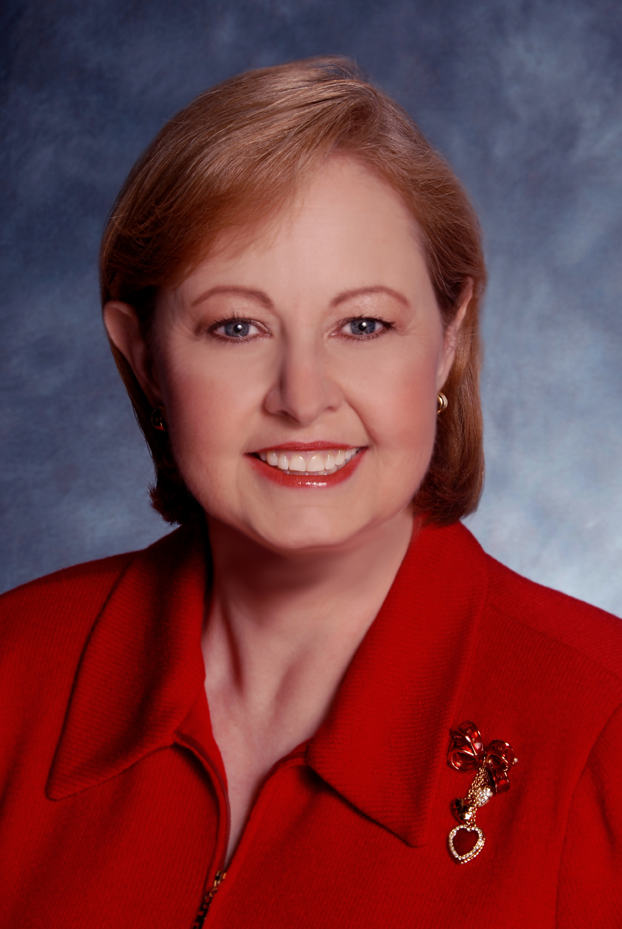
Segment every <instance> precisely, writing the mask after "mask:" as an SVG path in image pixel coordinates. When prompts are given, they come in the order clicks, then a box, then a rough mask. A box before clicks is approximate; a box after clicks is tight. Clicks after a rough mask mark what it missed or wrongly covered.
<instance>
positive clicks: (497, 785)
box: [447, 720, 518, 864]
mask: <svg viewBox="0 0 622 929" xmlns="http://www.w3.org/2000/svg"><path fill="white" fill-rule="evenodd" d="M449 732H450V741H449V751H448V752H447V764H448V765H449V766H450V767H452V768H454V770H455V771H475V772H476V774H475V777H474V778H473V783H472V784H471V786H470V787H469V792H468V793H467V795H466V797H458V798H457V799H456V800H454V802H453V803H452V805H451V808H452V811H453V814H454V816H455V817H456V819H457V820H458V823H459V825H458V826H454V828H453V829H452V830H451V832H450V833H449V836H448V843H449V851H450V852H451V854H452V856H453V857H454V858H455V859H456V861H458V862H460V863H461V864H462V863H463V862H465V861H472V860H473V859H474V858H476V857H477V855H479V853H480V852H481V850H482V849H483V847H484V842H485V841H486V839H485V838H484V833H483V832H482V830H481V829H480V828H479V826H478V825H477V823H476V822H475V817H476V814H477V811H478V809H479V808H480V806H484V804H485V803H488V801H489V800H490V798H491V797H492V796H493V795H494V794H502V793H505V791H506V790H509V789H510V777H509V772H510V768H511V767H512V765H515V764H516V762H517V761H518V758H517V757H516V755H515V754H514V752H513V750H512V746H511V745H510V744H509V743H508V742H501V741H500V740H499V739H495V740H494V741H492V742H490V744H489V745H488V746H486V748H484V742H483V739H482V737H481V735H480V733H479V730H478V728H477V726H476V725H475V723H473V722H471V721H470V720H467V721H466V722H464V723H461V724H460V725H459V726H458V728H457V729H450V730H449ZM459 832H467V833H468V832H472V833H476V834H477V841H476V842H475V845H474V846H473V847H472V848H471V849H469V850H468V851H466V852H464V853H463V854H460V852H459V851H458V850H457V849H456V847H455V845H454V839H455V838H456V836H457V835H458V833H459Z"/></svg>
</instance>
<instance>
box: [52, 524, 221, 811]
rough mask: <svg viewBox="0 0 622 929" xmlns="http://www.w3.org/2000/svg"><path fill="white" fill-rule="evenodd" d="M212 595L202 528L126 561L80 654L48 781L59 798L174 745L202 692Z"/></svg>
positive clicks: (181, 531)
mask: <svg viewBox="0 0 622 929" xmlns="http://www.w3.org/2000/svg"><path fill="white" fill-rule="evenodd" d="M206 587H207V571H206V559H205V547H204V543H203V538H202V531H201V529H200V528H199V525H198V523H197V524H192V525H190V526H188V527H187V528H184V529H178V530H177V531H176V532H173V533H171V534H170V535H168V536H166V537H165V538H164V539H161V540H160V541H159V542H156V543H155V545H152V546H150V547H149V548H147V549H145V550H144V551H142V552H139V553H137V555H136V556H135V557H134V558H133V559H132V560H131V561H130V563H129V565H128V566H127V568H126V569H125V571H124V573H123V574H122V575H121V577H120V578H119V580H118V582H117V584H116V586H115V588H114V589H113V591H112V593H111V594H110V596H109V598H108V600H107V602H106V603H105V605H104V607H103V609H102V610H101V613H100V615H99V617H98V619H97V621H96V622H95V624H94V626H93V629H92V631H91V634H90V637H89V639H88V641H87V644H86V646H85V649H84V652H83V654H82V657H81V660H80V664H79V666H78V672H77V675H76V679H75V682H74V688H73V692H72V695H71V700H70V703H69V709H68V711H67V716H66V718H65V725H64V728H63V731H62V734H61V738H60V741H59V744H58V747H57V750H56V755H55V758H54V761H53V764H52V768H51V771H50V776H49V778H48V783H47V787H46V793H47V795H48V797H50V798H51V799H53V800H57V799H61V798H62V797H65V796H69V795H70V794H73V793H76V792H77V791H79V790H84V789H85V788H87V787H92V786H94V785H95V784H98V783H101V782H103V781H106V780H109V779H110V778H112V777H114V776H115V775H117V774H120V773H121V772H122V771H124V770H125V769H126V768H129V767H130V765H132V764H134V763H135V762H136V761H138V760H139V759H140V758H143V757H144V756H145V755H147V754H150V753H151V752H153V751H156V750H157V749H159V748H164V747H165V746H167V745H171V744H172V743H173V741H174V734H175V731H176V729H177V727H178V726H179V724H180V723H181V722H182V721H183V720H184V718H185V717H186V715H187V714H188V712H189V710H190V709H191V708H192V706H193V705H194V704H196V702H197V700H199V699H200V697H201V695H202V694H204V693H205V690H204V681H205V667H204V664H203V656H202V652H201V629H202V624H203V613H204V603H205V592H206Z"/></svg>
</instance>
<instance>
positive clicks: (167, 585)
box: [0, 525, 622, 929]
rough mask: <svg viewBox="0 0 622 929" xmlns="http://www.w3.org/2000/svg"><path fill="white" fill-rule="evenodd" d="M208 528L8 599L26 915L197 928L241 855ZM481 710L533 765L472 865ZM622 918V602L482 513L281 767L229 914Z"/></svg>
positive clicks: (447, 532) (251, 920)
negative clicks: (504, 541)
mask: <svg viewBox="0 0 622 929" xmlns="http://www.w3.org/2000/svg"><path fill="white" fill-rule="evenodd" d="M205 591H206V571H205V565H204V556H203V549H202V543H201V537H200V534H199V533H198V532H197V531H196V530H191V529H184V530H179V531H177V532H175V533H173V534H172V535H170V536H168V537H167V538H165V539H164V540H162V541H161V542H158V543H157V544H156V545H154V546H152V547H151V548H149V549H147V550H146V551H144V552H139V553H137V554H134V555H123V556H119V557H116V558H112V559H107V560H104V561H101V562H94V563H91V564H86V565H82V566H79V567H77V568H73V569H71V570H69V571H64V572H60V573H58V574H55V575H51V576H50V577H46V578H43V579H41V580H40V581H36V582H34V583H32V584H28V585H26V586H24V587H22V588H20V589H18V590H15V591H13V592H11V593H9V594H6V595H5V596H4V597H2V598H0V707H1V715H0V735H1V745H2V751H1V753H0V796H1V801H0V804H1V805H0V926H2V927H3V929H29V927H37V929H43V927H45V929H61V927H62V929H74V927H75V929H78V927H80V929H84V927H87V926H88V927H89V929H98V927H102V929H104V927H106V929H124V927H128V929H130V927H131V929H142V927H144V929H147V927H148V929H190V927H191V926H192V925H193V922H194V920H195V916H196V914H197V911H198V910H199V907H200V905H201V902H202V900H203V898H204V895H205V893H206V890H209V888H210V887H211V886H212V884H213V882H214V878H215V874H216V872H217V871H218V870H219V869H221V867H222V862H223V857H224V852H225V848H226V843H227V828H228V816H227V797H226V776H225V772H224V770H223V767H222V761H221V758H220V754H219V752H218V748H217V746H216V744H215V742H214V740H213V737H212V734H211V729H210V722H209V711H208V707H207V703H206V699H205V692H204V686H203V682H204V669H203V662H202V656H201V651H200V633H201V624H202V618H203V610H204V598H205ZM467 719H470V720H473V721H474V722H475V723H476V724H477V726H478V727H479V728H480V731H481V733H482V736H483V738H484V740H485V741H486V742H489V741H491V740H492V739H501V740H504V741H508V742H510V743H511V745H512V747H513V748H514V750H515V752H516V754H517V755H518V758H519V764H517V765H516V766H515V767H514V768H512V771H511V782H512V786H511V789H510V791H509V792H508V793H505V794H500V795H498V796H495V797H493V798H492V800H491V801H490V802H489V803H488V804H487V805H486V806H485V807H483V808H482V809H481V810H480V811H479V813H478V824H479V825H480V827H481V828H482V829H483V831H484V833H485V836H486V844H485V847H484V849H483V851H482V852H481V854H480V855H479V857H477V858H476V859H474V860H473V861H471V862H468V863H465V864H458V863H457V862H455V861H454V860H453V859H452V858H451V856H450V855H449V852H448V849H447V835H448V833H449V830H450V829H451V828H452V827H453V825H455V821H454V819H453V817H452V813H451V809H450V805H451V801H452V800H453V799H454V798H456V797H462V796H464V795H465V794H466V792H467V790H468V787H469V785H470V783H471V779H472V777H471V776H469V775H467V774H464V773H459V772H457V771H454V770H453V769H451V768H449V767H448V766H447V763H446V755H447V747H448V741H449V728H450V727H455V726H457V725H459V724H460V723H461V722H463V721H464V720H467ZM292 926H296V927H313V929H322V927H327V929H328V927H331V929H332V927H335V929H336V927H339V929H349V927H352V929H355V927H357V929H358V927H374V929H385V927H386V929H389V927H390V929H395V927H402V926H404V927H406V926H408V927H410V926H422V927H428V926H434V927H441V929H442V927H459V929H468V927H477V929H482V927H492V926H495V927H496V926H503V927H504V929H512V927H517V929H518V927H520V929H524V927H525V926H529V927H530V929H538V927H553V926H558V927H565V929H570V927H577V929H578V927H581V929H585V927H589V926H596V927H599V929H606V927H619V926H622V623H620V620H617V619H616V618H615V617H612V616H609V615H608V614H605V613H603V612H601V611H599V610H596V609H594V608H592V607H589V606H587V605H585V604H582V603H579V602H578V601H576V600H572V599H570V598H569V597H565V596H563V595H562V594H558V593H555V592H553V591H550V590H547V589H545V588H542V587H539V586H538V585H535V584H532V583H530V582H529V581H526V580H524V579H523V578H520V577H518V576H517V575H515V574H513V573H512V572H511V571H509V570H507V569H506V568H503V567H502V566H501V565H499V564H497V563H496V562H494V561H493V559H491V558H489V557H488V556H487V555H485V554H484V553H483V552H482V550H481V548H480V547H479V545H478V544H477V542H476V541H475V540H474V538H473V537H472V536H471V535H470V533H469V532H468V531H467V530H466V529H465V528H464V527H463V526H460V525H457V526H453V527H450V528H445V529H437V528H433V527H430V528H427V529H425V530H423V531H422V532H421V533H420V534H419V535H418V536H416V537H415V538H414V540H413V542H412V544H411V547H410V549H409V552H408V554H407V556H406V558H405V560H404V563H403V565H402V567H401V568H400V571H399V573H398V576H397V578H396V580H395V582H394V584H393V587H392V588H391V591H390V592H389V595H388V597H387V599H386V601H385V603H384V605H383V607H382V609H381V611H380V613H379V614H378V617H377V618H376V620H375V622H374V623H373V625H372V627H371V629H370V630H369V632H368V634H367V636H366V638H365V640H364V641H363V643H362V645H361V647H360V648H359V650H358V652H357V653H356V655H355V657H354V659H353V661H352V663H351V665H350V668H349V670H348V672H347V675H346V677H345V679H344V682H343V684H342V686H341V688H340V691H339V693H338V696H337V699H336V701H335V703H334V705H333V707H332V709H331V711H330V714H329V716H328V718H327V720H326V721H325V723H324V724H323V725H322V727H321V728H320V730H319V731H318V733H317V734H316V735H315V737H314V738H313V739H312V740H311V741H310V742H309V743H308V744H307V745H306V746H302V747H301V748H300V749H299V750H298V751H296V752H294V753H292V755H290V756H289V757H288V758H286V759H283V761H281V762H280V763H279V764H278V765H276V766H275V768H274V769H273V771H272V772H271V774H270V776H269V777H268V778H267V780H266V782H265V784H264V786H263V788H262V790H261V793H260V796H259V798H258V800H257V802H256V805H255V807H254V809H253V811H252V814H251V817H250V821H249V823H248V826H247V828H246V830H245V833H244V836H243V838H242V841H241V844H240V846H239V848H238V850H237V852H236V854H235V856H234V858H233V861H232V863H231V866H230V868H229V871H228V873H227V876H226V878H225V880H224V881H223V882H222V884H221V885H220V887H219V889H218V890H217V892H216V893H215V895H214V897H213V900H212V902H211V906H210V908H209V911H208V913H207V917H206V920H205V927H206V929H211V927H213V929H225V927H226V929H250V927H253V929H268V927H269V929H279V927H287V929H291V927H292Z"/></svg>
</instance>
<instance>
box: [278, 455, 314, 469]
mask: <svg viewBox="0 0 622 929" xmlns="http://www.w3.org/2000/svg"><path fill="white" fill-rule="evenodd" d="M280 464H281V462H280V459H279V465H280ZM289 470H290V471H306V470H307V462H306V461H305V459H304V458H303V457H302V455H292V457H291V458H290V459H289Z"/></svg>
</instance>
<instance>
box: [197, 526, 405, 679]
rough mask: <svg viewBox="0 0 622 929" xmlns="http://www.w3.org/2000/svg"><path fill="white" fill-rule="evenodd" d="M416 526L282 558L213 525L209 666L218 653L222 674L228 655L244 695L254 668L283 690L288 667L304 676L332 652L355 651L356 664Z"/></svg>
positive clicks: (207, 638) (207, 642)
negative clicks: (259, 667) (302, 671)
mask: <svg viewBox="0 0 622 929" xmlns="http://www.w3.org/2000/svg"><path fill="white" fill-rule="evenodd" d="M412 525H413V524H412V515H411V514H410V513H409V512H406V511H404V512H402V513H400V514H398V515H397V516H396V517H394V518H393V519H391V520H390V521H388V522H386V523H384V524H382V525H381V526H379V527H375V528H374V530H373V531H371V532H368V533H366V534H365V535H364V536H362V537H361V538H358V539H355V540H353V541H350V542H349V543H348V544H347V545H345V546H343V547H341V548H339V549H337V550H335V549H325V550H322V551H313V552H304V553H283V552H274V551H271V550H269V549H267V548H265V547H263V546H261V545H260V544H258V543H257V542H255V541H254V540H252V539H250V538H248V536H245V535H243V534H242V533H240V532H238V531H236V530H235V529H233V528H231V527H230V526H227V525H225V524H223V523H220V522H218V521H216V520H209V530H210V541H211V546H212V553H213V560H214V587H213V595H212V602H211V607H210V613H209V617H208V622H207V625H206V630H205V637H204V644H205V652H206V662H209V664H211V663H212V662H210V661H209V656H210V653H212V654H213V655H214V656H215V655H217V654H218V655H219V659H218V666H219V669H220V672H221V673H222V672H223V671H224V667H225V665H224V664H223V658H224V655H223V654H222V652H223V650H226V652H227V653H228V658H229V661H228V662H226V664H229V672H230V673H231V672H234V669H235V678H236V683H237V686H238V687H241V688H244V687H245V685H250V683H251V680H252V678H253V677H254V675H253V674H251V673H250V670H251V666H252V665H253V664H257V663H259V664H264V663H265V662H267V663H268V664H270V665H272V668H271V673H270V679H271V680H272V681H274V682H275V686H277V688H278V684H277V682H278V680H279V678H280V677H282V674H283V673H286V671H287V668H288V666H289V667H290V668H292V667H293V666H294V665H296V666H298V670H300V666H301V665H304V664H308V663H312V662H313V661H314V659H315V658H317V657H318V655H320V654H321V655H323V656H324V657H326V651H327V649H329V650H330V651H331V652H332V651H335V650H336V651H337V652H346V653H347V652H350V654H349V655H348V660H349V657H351V654H352V653H353V651H354V650H356V647H357V646H358V644H359V643H360V641H361V639H362V638H363V636H364V635H365V633H366V632H367V629H368V628H369V626H370V625H371V623H372V622H373V619H374V617H375V616H376V613H377V612H378V609H379V608H380V606H381V604H382V601H383V600H384V598H385V596H386V594H387V592H388V590H389V588H390V586H391V583H392V582H393V579H394V577H395V574H396V572H397V570H398V568H399V566H400V564H401V562H402V559H403V557H404V555H405V553H406V549H407V548H408V544H409V541H410V537H411V534H412ZM331 643H334V645H333V646H331ZM338 643H341V644H340V645H339V644H338ZM279 666H280V667H279ZM214 670H216V669H214ZM264 670H267V669H264ZM219 676H220V675H219ZM261 677H263V674H261ZM251 686H252V685H251Z"/></svg>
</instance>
